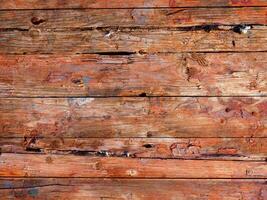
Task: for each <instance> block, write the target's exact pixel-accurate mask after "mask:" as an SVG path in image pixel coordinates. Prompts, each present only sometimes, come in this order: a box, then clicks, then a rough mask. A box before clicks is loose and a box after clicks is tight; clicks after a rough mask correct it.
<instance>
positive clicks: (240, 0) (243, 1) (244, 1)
mask: <svg viewBox="0 0 267 200" xmlns="http://www.w3.org/2000/svg"><path fill="white" fill-rule="evenodd" d="M251 3H252V2H251V0H231V4H232V5H249V4H251Z"/></svg>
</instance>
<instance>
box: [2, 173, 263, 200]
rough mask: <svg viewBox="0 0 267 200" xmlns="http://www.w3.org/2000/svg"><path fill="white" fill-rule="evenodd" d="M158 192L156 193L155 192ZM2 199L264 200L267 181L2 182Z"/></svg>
mask: <svg viewBox="0 0 267 200" xmlns="http://www.w3.org/2000/svg"><path fill="white" fill-rule="evenodd" d="M159 188H160V189H159ZM155 191H157V192H155ZM0 194H1V197H2V198H3V199H23V200H32V199H40V200H46V199H49V200H58V199H64V200H73V199H75V200H76V199H77V200H84V199H89V200H91V199H92V200H95V199H101V200H106V199H112V200H117V199H121V200H129V199H144V200H151V199H156V200H162V199H164V200H174V199H177V200H207V199H217V200H219V199H228V200H229V199H231V200H240V199H243V200H251V199H255V200H256V199H257V200H263V199H265V198H266V195H267V186H266V180H255V179H254V180H253V179H252V180H231V181H229V180H214V179H212V180H196V179H194V180H190V179H186V180H184V179H180V180H174V179H167V180H162V179H161V180H159V179H153V180H148V179H142V180H140V179H131V180H129V179H128V180H127V179H112V180H111V179H84V178H83V179H69V178H68V179H56V178H53V179H48V178H47V179H44V178H42V179H41V178H38V179H31V178H27V179H10V178H9V179H4V178H2V179H0Z"/></svg>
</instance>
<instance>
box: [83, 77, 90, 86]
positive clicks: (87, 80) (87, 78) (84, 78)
mask: <svg viewBox="0 0 267 200" xmlns="http://www.w3.org/2000/svg"><path fill="white" fill-rule="evenodd" d="M90 80H91V78H90V77H89V76H84V77H83V83H84V84H85V85H88V84H89V81H90Z"/></svg>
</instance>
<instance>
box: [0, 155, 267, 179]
mask: <svg viewBox="0 0 267 200" xmlns="http://www.w3.org/2000/svg"><path fill="white" fill-rule="evenodd" d="M0 161H1V168H0V176H2V177H21V176H26V177H67V178H69V177H99V178H100V177H102V178H104V177H128V178H131V177H138V178H214V177H216V178H265V177H266V176H267V164H266V162H244V161H205V160H162V159H133V158H118V157H106V158H100V157H84V156H72V155H32V154H13V153H12V154H10V153H2V154H1V160H0ZM14 161H16V164H14Z"/></svg>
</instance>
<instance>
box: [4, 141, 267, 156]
mask: <svg viewBox="0 0 267 200" xmlns="http://www.w3.org/2000/svg"><path fill="white" fill-rule="evenodd" d="M266 143H267V138H188V139H185V138H33V137H31V138H1V140H0V145H1V152H2V153H31V154H32V153H36V154H43V153H50V154H62V155H66V154H74V155H83V156H100V157H101V156H102V157H131V158H165V159H166V158H172V159H173V158H176V159H207V160H208V159H211V160H258V161H260V160H262V161H265V159H266V158H267V147H266V145H265V144H266Z"/></svg>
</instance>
